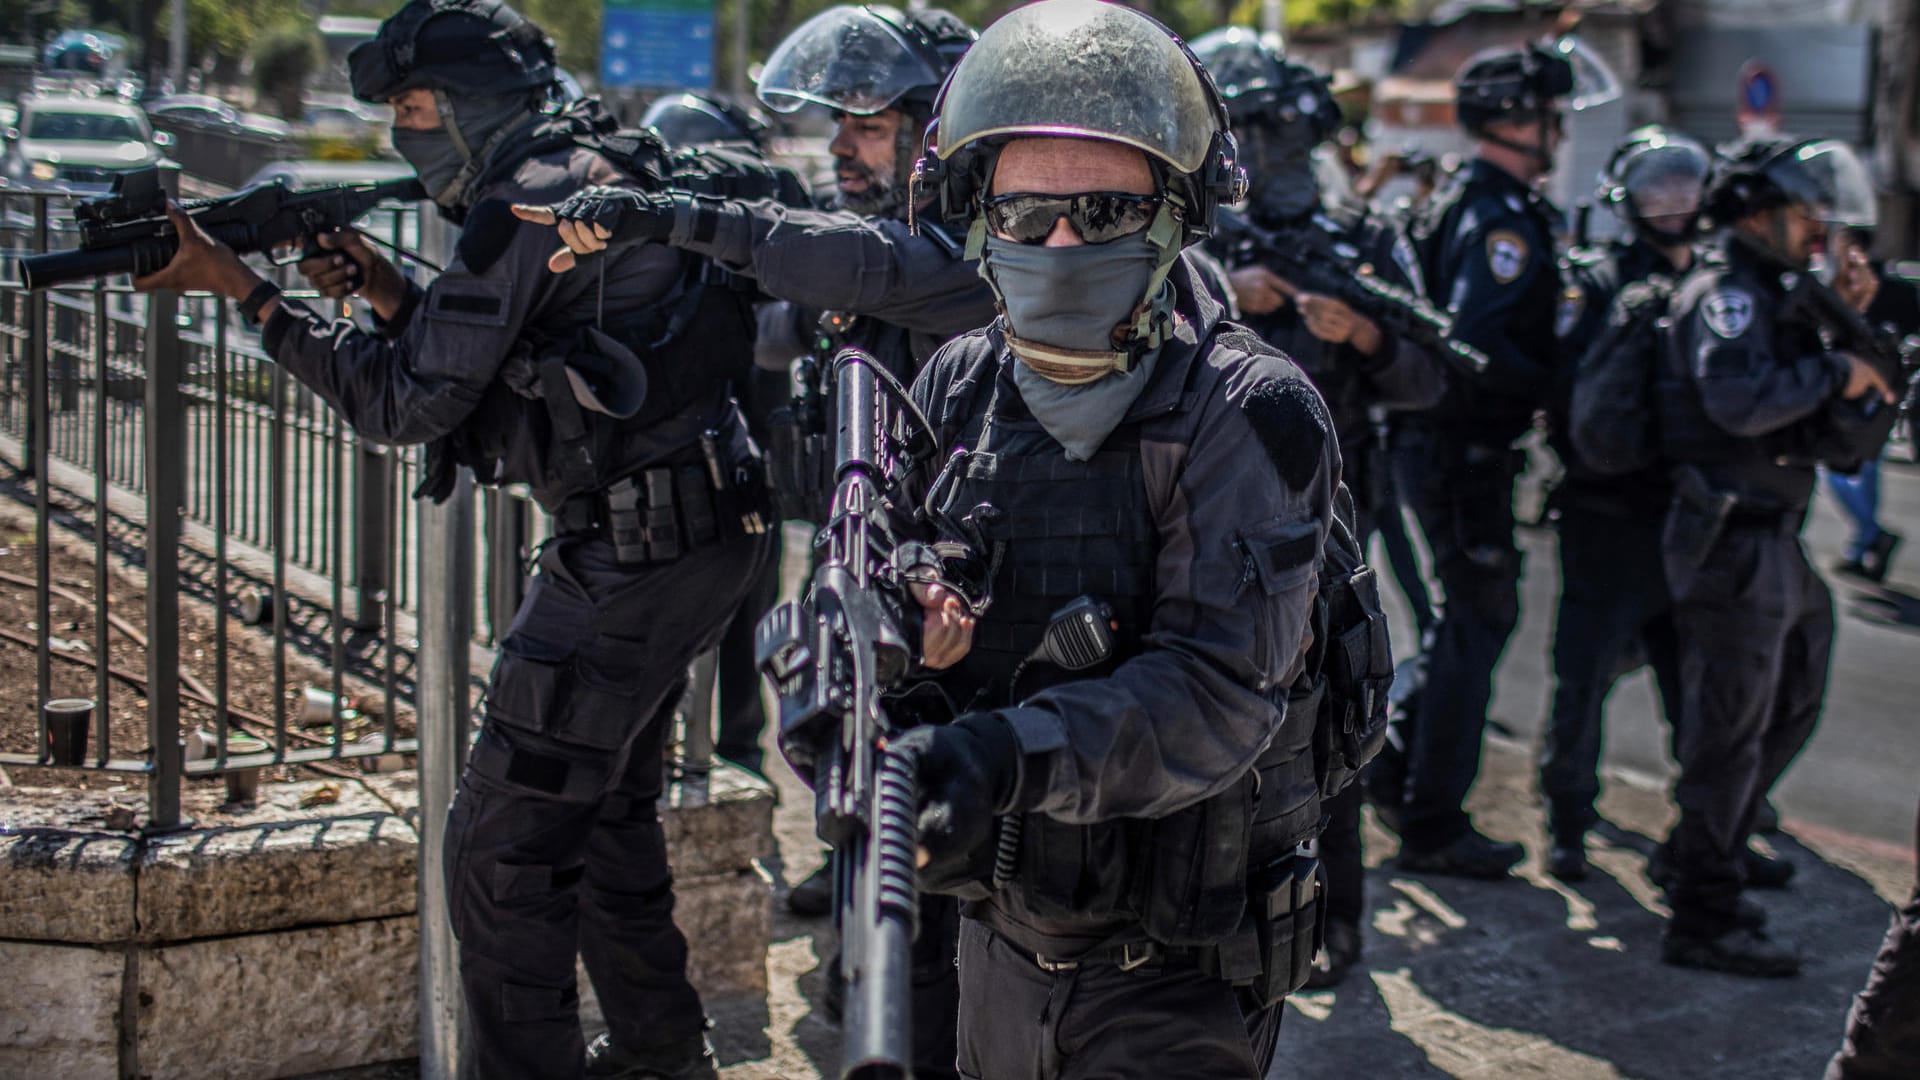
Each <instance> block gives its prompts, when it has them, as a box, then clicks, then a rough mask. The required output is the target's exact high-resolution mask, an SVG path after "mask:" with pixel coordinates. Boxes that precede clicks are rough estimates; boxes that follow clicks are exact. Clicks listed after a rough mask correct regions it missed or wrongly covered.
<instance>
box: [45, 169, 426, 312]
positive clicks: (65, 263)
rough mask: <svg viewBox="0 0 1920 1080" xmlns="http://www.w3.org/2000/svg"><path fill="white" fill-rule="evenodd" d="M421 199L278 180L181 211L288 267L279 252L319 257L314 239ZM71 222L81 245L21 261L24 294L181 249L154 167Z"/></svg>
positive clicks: (127, 177)
mask: <svg viewBox="0 0 1920 1080" xmlns="http://www.w3.org/2000/svg"><path fill="white" fill-rule="evenodd" d="M424 198H426V189H425V188H423V187H421V186H420V181H418V180H415V179H404V180H388V181H385V182H384V183H378V184H350V185H347V186H344V187H330V188H315V189H313V190H311V191H294V190H292V189H291V188H289V187H287V185H286V184H285V182H283V181H278V180H276V181H274V182H273V183H271V184H259V185H256V186H254V187H250V188H247V189H246V190H244V191H236V192H234V193H233V194H231V195H222V196H220V197H218V198H213V199H190V200H187V201H185V202H182V203H181V204H180V205H181V209H183V210H185V211H186V212H187V214H188V215H189V216H191V217H192V218H193V220H194V221H195V222H197V223H199V225H200V227H201V228H203V229H205V230H206V231H207V235H209V236H211V237H213V239H215V240H217V241H219V242H220V243H222V244H225V245H226V246H228V247H230V248H232V249H233V250H235V251H237V252H239V253H240V254H242V255H247V254H252V253H255V252H265V253H267V254H268V255H269V256H270V257H274V258H276V259H277V260H279V261H289V260H287V259H281V258H280V255H281V253H283V252H289V251H290V252H293V253H294V257H307V256H311V255H314V254H317V253H318V251H319V250H320V249H319V248H318V247H316V246H314V240H313V238H314V237H316V236H318V235H319V234H321V233H324V232H332V231H333V230H335V229H343V228H346V227H347V226H348V225H351V224H353V222H354V220H355V219H357V218H359V217H360V216H361V215H362V214H365V213H366V212H367V211H369V210H372V209H373V208H374V207H375V206H376V205H378V204H379V203H380V202H381V201H383V200H386V199H406V200H419V199H424ZM73 216H74V219H75V220H76V221H77V222H79V225H80V246H79V247H78V248H75V249H74V250H72V251H53V252H48V253H46V254H44V255H29V256H27V257H26V258H23V259H21V260H20V278H21V282H22V283H23V284H25V285H26V287H27V288H29V289H45V288H49V287H51V286H54V285H64V284H66V283H68V282H72V281H84V280H86V279H88V278H96V277H104V276H106V275H108V274H132V275H134V276H135V277H139V276H141V275H144V274H151V273H154V272H156V271H158V270H160V269H161V268H163V267H165V266H166V265H167V263H169V262H171V261H172V260H173V253H174V252H175V251H177V250H179V247H180V242H179V238H178V237H176V236H175V235H174V232H173V222H172V221H170V220H168V218H167V193H166V191H165V190H164V189H163V188H161V186H160V170H159V169H157V168H146V169H135V170H132V171H130V172H124V173H121V174H119V175H118V176H115V177H114V179H113V189H112V190H111V191H109V192H108V193H107V194H105V195H102V196H100V197H99V198H97V199H89V200H87V201H86V202H83V203H81V204H80V205H79V206H77V207H75V208H74V211H73Z"/></svg>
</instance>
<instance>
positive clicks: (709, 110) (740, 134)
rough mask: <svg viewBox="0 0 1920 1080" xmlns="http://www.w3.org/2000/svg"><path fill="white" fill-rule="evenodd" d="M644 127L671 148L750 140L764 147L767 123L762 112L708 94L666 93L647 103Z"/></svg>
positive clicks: (641, 120)
mask: <svg viewBox="0 0 1920 1080" xmlns="http://www.w3.org/2000/svg"><path fill="white" fill-rule="evenodd" d="M640 126H641V127H645V128H652V129H653V131H654V134H656V135H658V136H660V141H661V142H664V143H666V144H667V145H668V146H670V147H674V148H676V149H677V148H679V147H683V146H704V145H706V144H708V143H720V142H734V143H750V144H752V145H753V146H755V147H758V148H761V149H764V148H765V147H766V139H767V122H766V120H765V119H764V118H762V117H761V116H760V115H759V114H758V113H756V112H753V111H752V110H750V109H743V108H741V107H740V106H738V105H734V104H732V103H730V102H726V101H722V100H720V99H719V98H712V97H708V96H706V95H705V94H664V95H662V96H660V97H658V98H655V99H654V102H653V104H651V105H649V106H647V111H646V114H645V115H643V116H642V117H640Z"/></svg>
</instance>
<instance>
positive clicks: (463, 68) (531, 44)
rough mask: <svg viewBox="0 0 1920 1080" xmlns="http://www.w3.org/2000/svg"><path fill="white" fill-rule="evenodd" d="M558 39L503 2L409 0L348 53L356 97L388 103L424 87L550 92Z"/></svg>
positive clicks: (472, 93) (467, 92) (490, 93)
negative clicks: (367, 38)
mask: <svg viewBox="0 0 1920 1080" xmlns="http://www.w3.org/2000/svg"><path fill="white" fill-rule="evenodd" d="M556 72H557V67H556V63H555V58H554V52H553V42H552V41H549V40H548V39H547V36H546V34H544V33H542V32H541V30H540V28H539V27H538V26H535V25H534V24H533V23H531V22H529V21H528V20H527V19H526V18H524V17H523V16H522V15H521V14H520V13H519V12H517V11H515V10H513V9H512V8H510V7H508V6H507V5H506V4H504V3H502V2H501V0H408V3H407V5H406V6H405V7H403V8H401V9H400V10H399V11H397V12H395V13H394V14H393V16H392V17H391V18H389V19H387V21H386V22H383V23H381V24H380V32H379V33H377V34H375V35H374V36H373V38H372V40H370V41H363V42H361V43H360V44H358V45H356V46H354V47H353V51H352V52H350V53H348V54H347V73H348V78H349V80H350V82H351V83H352V87H353V96H354V97H357V98H359V99H360V100H362V101H366V102H371V103H374V104H385V103H386V102H387V101H388V100H389V99H391V98H392V97H393V96H394V95H395V94H398V93H400V92H401V91H403V90H411V89H414V88H416V87H423V88H426V89H429V90H443V91H446V92H447V93H450V94H456V95H460V96H464V97H498V96H501V95H506V94H511V93H513V92H515V91H519V90H525V91H529V92H532V91H539V92H544V91H545V90H546V88H547V87H548V86H549V85H551V84H552V83H553V81H554V78H555V76H556Z"/></svg>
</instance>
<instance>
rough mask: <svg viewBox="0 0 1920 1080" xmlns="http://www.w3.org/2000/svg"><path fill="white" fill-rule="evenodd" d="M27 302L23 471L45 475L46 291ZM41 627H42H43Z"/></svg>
mask: <svg viewBox="0 0 1920 1080" xmlns="http://www.w3.org/2000/svg"><path fill="white" fill-rule="evenodd" d="M48 201H49V200H48V199H47V197H46V196H41V197H40V198H37V199H35V200H33V250H34V251H35V252H44V251H46V250H47V203H48ZM20 295H21V296H22V297H23V298H24V299H25V300H26V304H27V440H26V445H27V446H29V447H31V448H32V450H31V452H29V453H28V454H27V460H26V461H25V462H24V465H25V469H24V471H25V472H26V474H27V475H28V476H31V477H33V478H34V479H36V480H38V479H42V478H44V477H45V476H46V469H47V461H46V452H47V446H48V445H49V444H50V443H51V440H49V439H48V438H47V424H48V417H47V366H48V365H47V357H48V354H49V353H50V352H51V348H50V346H49V345H48V342H47V294H46V293H41V292H27V291H26V290H25V289H22V290H20ZM42 629H45V628H44V627H42Z"/></svg>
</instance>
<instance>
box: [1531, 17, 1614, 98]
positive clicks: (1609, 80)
mask: <svg viewBox="0 0 1920 1080" xmlns="http://www.w3.org/2000/svg"><path fill="white" fill-rule="evenodd" d="M1547 51H1549V52H1551V53H1552V54H1553V55H1555V56H1557V57H1559V58H1560V59H1562V60H1565V61H1566V62H1567V64H1568V66H1570V67H1572V68H1573V89H1572V90H1570V91H1568V92H1567V94H1566V98H1565V100H1566V106H1567V108H1569V109H1572V110H1573V111H1574V112H1579V111H1581V110H1583V109H1591V108H1593V107H1594V106H1596V105H1605V104H1606V103H1607V102H1609V101H1615V100H1617V99H1618V98H1619V97H1620V80H1619V78H1618V77H1617V76H1615V75H1614V73H1613V68H1612V67H1611V66H1609V65H1608V64H1607V62H1606V61H1605V60H1603V59H1601V58H1600V54H1599V53H1597V52H1594V51H1593V47H1592V46H1590V45H1588V44H1587V43H1586V42H1585V41H1582V40H1581V39H1580V38H1578V37H1576V36H1574V35H1573V34H1565V35H1562V36H1560V37H1558V38H1555V39H1554V40H1553V41H1552V42H1551V43H1550V44H1548V46H1547Z"/></svg>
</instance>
